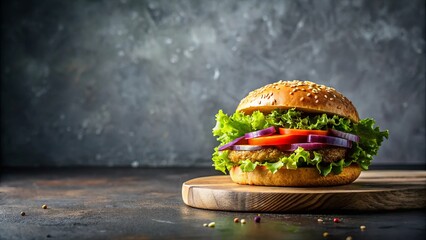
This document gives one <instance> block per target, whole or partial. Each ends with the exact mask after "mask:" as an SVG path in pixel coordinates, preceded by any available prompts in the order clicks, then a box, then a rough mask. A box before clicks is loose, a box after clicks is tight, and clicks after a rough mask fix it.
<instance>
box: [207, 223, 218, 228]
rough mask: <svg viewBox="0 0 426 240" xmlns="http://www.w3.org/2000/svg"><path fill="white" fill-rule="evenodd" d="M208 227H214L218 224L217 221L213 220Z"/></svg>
mask: <svg viewBox="0 0 426 240" xmlns="http://www.w3.org/2000/svg"><path fill="white" fill-rule="evenodd" d="M207 226H208V227H211V228H214V227H215V226H216V223H215V222H211V223H209V225H207Z"/></svg>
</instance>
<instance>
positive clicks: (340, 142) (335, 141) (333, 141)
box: [308, 135, 352, 148]
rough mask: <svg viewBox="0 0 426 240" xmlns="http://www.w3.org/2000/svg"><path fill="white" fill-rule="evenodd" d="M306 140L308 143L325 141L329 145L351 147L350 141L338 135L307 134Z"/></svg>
mask: <svg viewBox="0 0 426 240" xmlns="http://www.w3.org/2000/svg"><path fill="white" fill-rule="evenodd" d="M308 142H310V143H315V142H317V143H326V144H329V145H333V146H337V147H344V148H351V147H352V142H351V141H349V140H347V139H343V138H338V137H330V136H322V135H308Z"/></svg>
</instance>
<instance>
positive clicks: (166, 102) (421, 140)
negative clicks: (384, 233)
mask: <svg viewBox="0 0 426 240" xmlns="http://www.w3.org/2000/svg"><path fill="white" fill-rule="evenodd" d="M1 26H2V28H1V31H2V38H1V40H2V41H1V50H2V51H1V61H2V62H1V84H2V88H1V100H2V102H1V107H2V110H1V111H2V115H1V119H2V124H1V126H2V129H1V130H2V144H1V146H2V157H3V165H7V166H24V165H25V166H34V165H40V166H48V165H50V166H75V165H96V166H103V165H105V166H130V165H133V166H138V165H139V166H144V165H150V166H188V165H197V166H209V165H211V161H210V157H211V153H212V149H213V147H214V146H215V145H216V140H215V139H214V137H213V136H212V135H211V128H212V127H213V126H214V114H215V113H216V112H217V110H218V109H220V108H222V109H224V111H225V112H227V113H232V112H233V111H234V109H235V108H236V106H237V104H238V101H239V100H240V99H241V98H242V97H243V96H245V95H246V94H247V93H248V92H249V91H250V90H252V89H255V88H258V87H260V86H262V85H265V84H267V83H270V82H274V81H277V80H280V79H306V80H311V81H315V82H318V83H322V84H327V85H330V86H333V87H335V88H336V89H338V90H340V91H341V92H342V93H344V94H345V95H346V96H347V97H348V98H349V99H351V100H352V101H353V102H354V104H355V106H356V107H357V108H358V110H359V113H360V116H361V117H362V118H365V117H374V118H375V119H376V120H377V122H378V125H380V126H381V127H382V128H384V129H389V130H390V132H391V137H390V139H389V141H387V142H385V143H384V146H383V147H382V149H381V151H380V154H379V156H378V157H376V159H375V163H376V164H381V163H382V164H383V163H407V164H408V163H411V164H424V163H425V5H424V1H422V0H418V1H415V0H410V1H398V0H395V1H374V0H373V1H370V0H369V1H130V0H127V1H124V0H122V1H46V0H38V1H2V22H1Z"/></svg>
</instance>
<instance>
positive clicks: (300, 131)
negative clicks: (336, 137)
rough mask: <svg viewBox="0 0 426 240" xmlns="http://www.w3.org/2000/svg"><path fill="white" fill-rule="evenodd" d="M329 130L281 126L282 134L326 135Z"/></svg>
mask: <svg viewBox="0 0 426 240" xmlns="http://www.w3.org/2000/svg"><path fill="white" fill-rule="evenodd" d="M327 133H328V131H326V130H305V129H290V128H280V134H283V135H303V136H308V135H310V134H313V135H324V136H326V135H327Z"/></svg>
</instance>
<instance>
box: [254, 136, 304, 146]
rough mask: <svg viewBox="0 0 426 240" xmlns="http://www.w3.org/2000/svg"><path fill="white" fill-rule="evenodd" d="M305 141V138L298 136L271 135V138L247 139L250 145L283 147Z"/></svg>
mask: <svg viewBox="0 0 426 240" xmlns="http://www.w3.org/2000/svg"><path fill="white" fill-rule="evenodd" d="M306 141H307V136H300V135H272V136H266V137H258V138H250V139H248V143H249V144H250V145H260V146H274V145H284V144H291V143H300V142H306Z"/></svg>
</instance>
